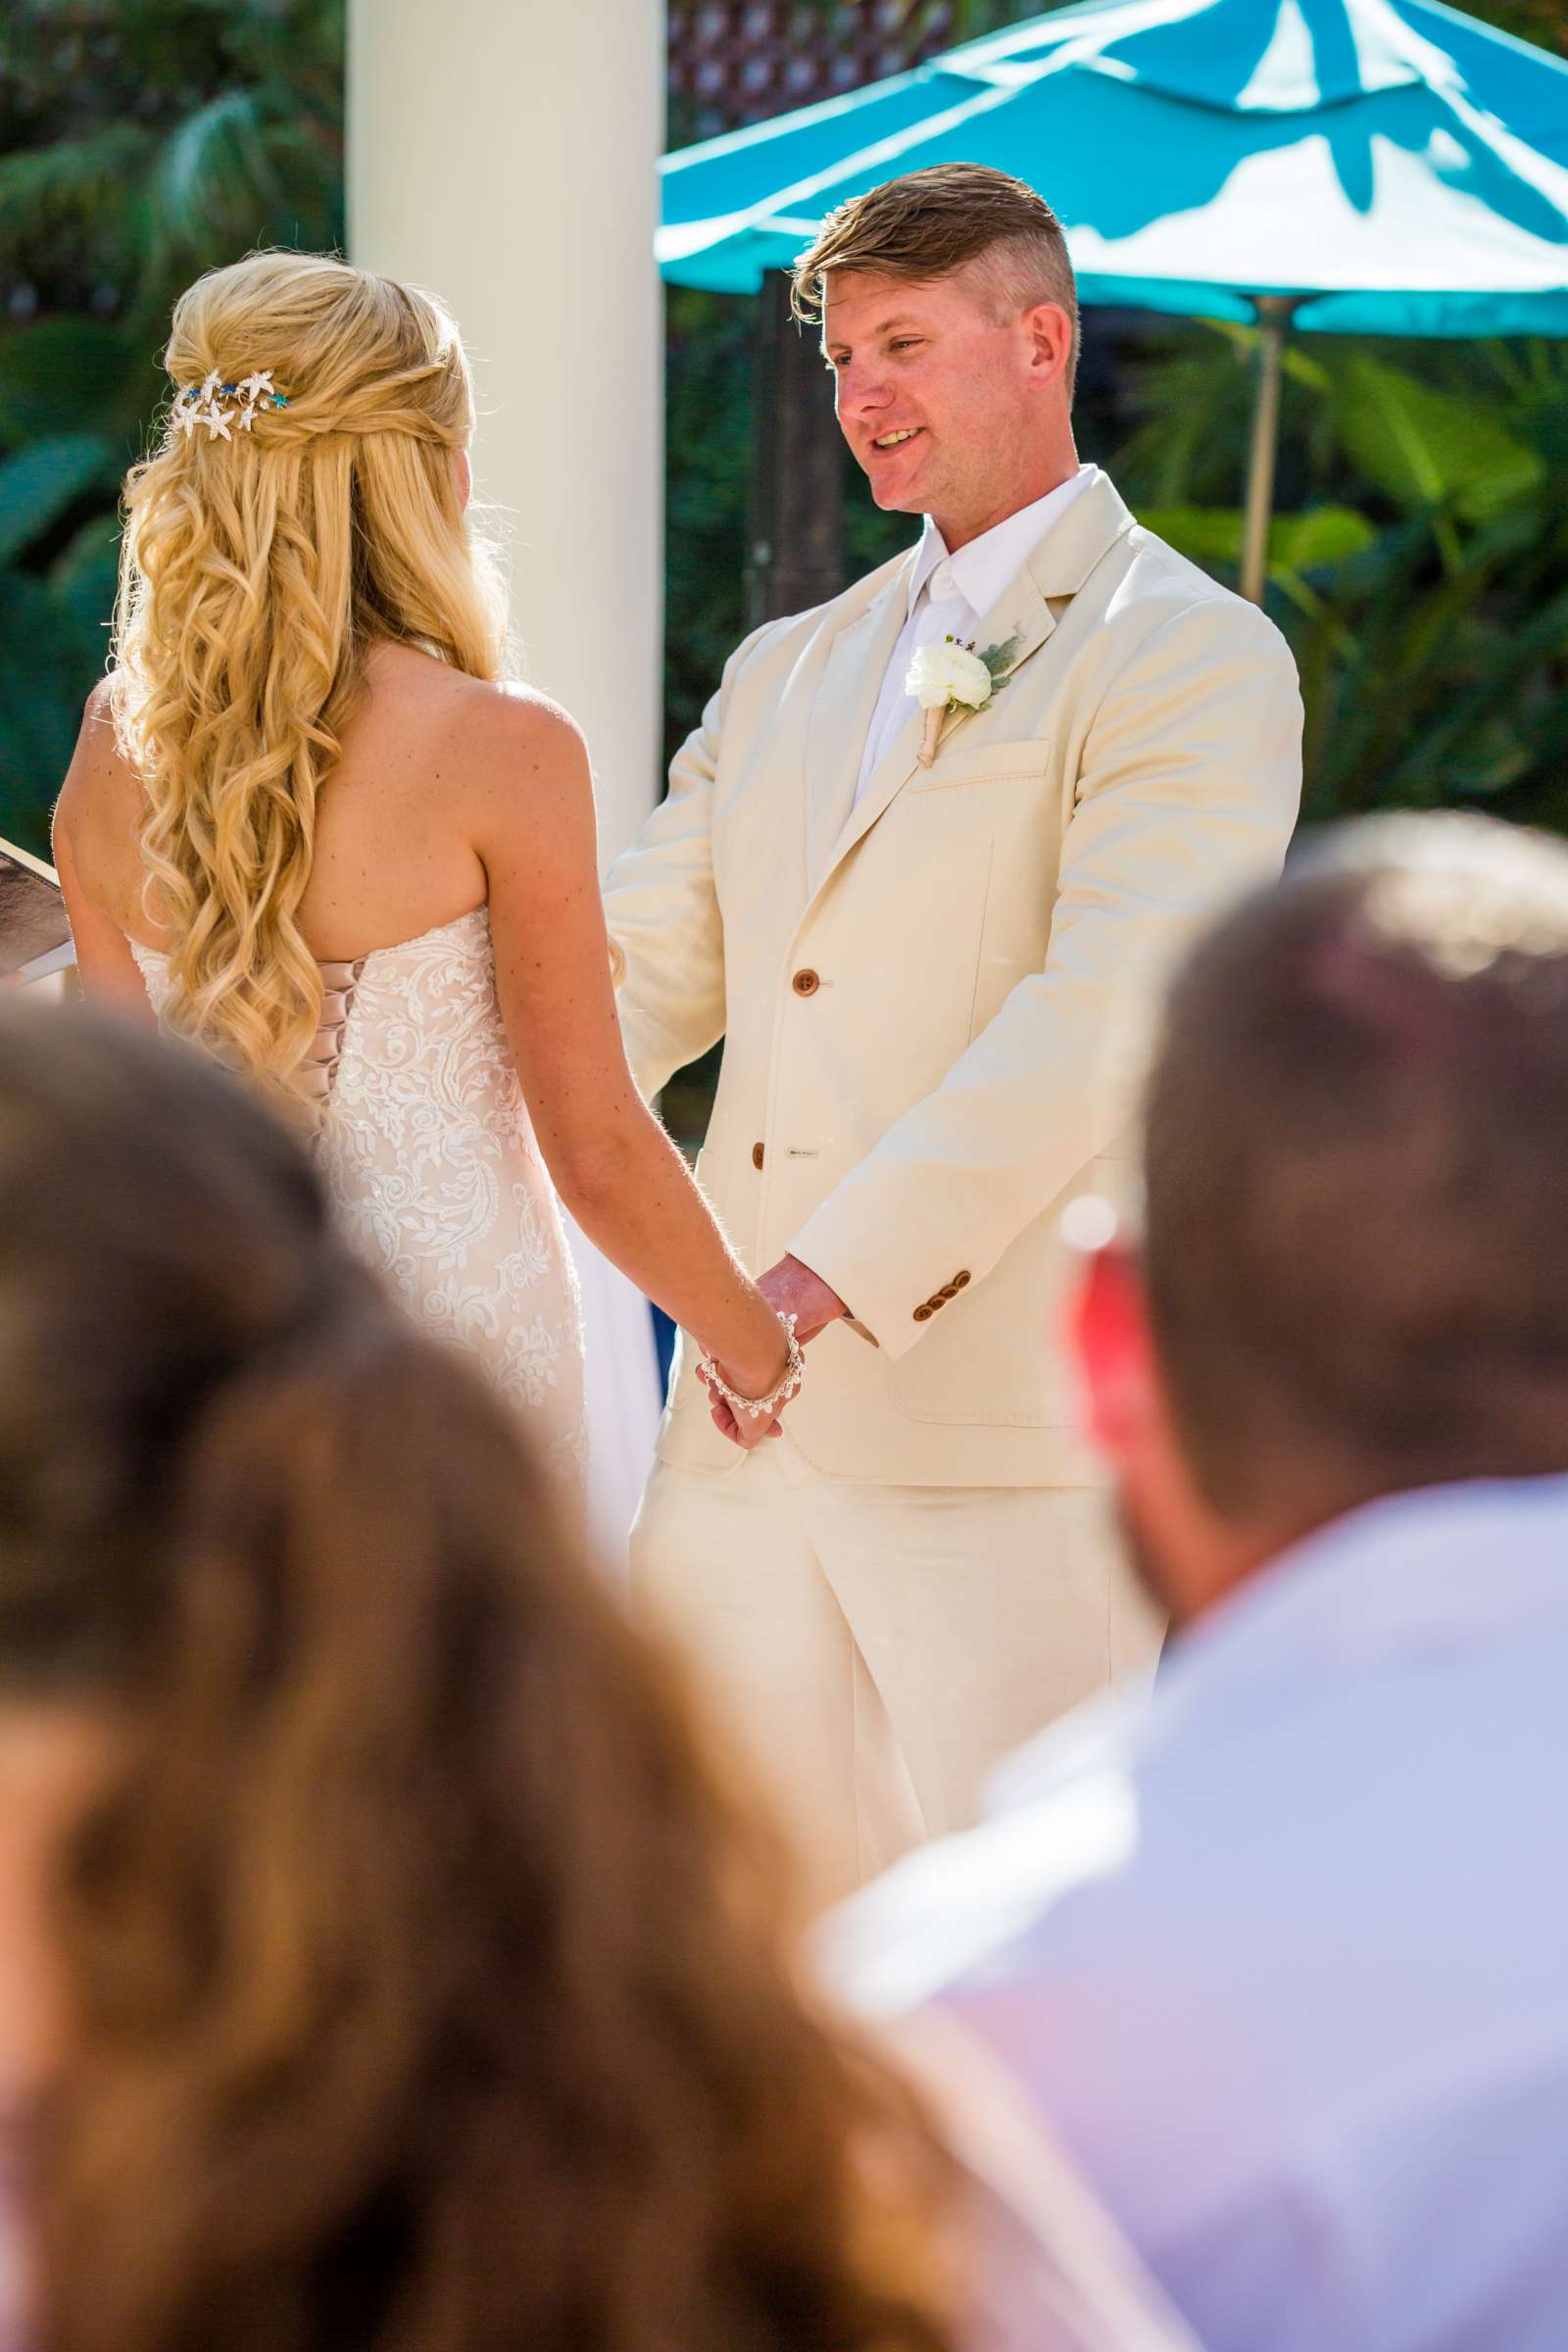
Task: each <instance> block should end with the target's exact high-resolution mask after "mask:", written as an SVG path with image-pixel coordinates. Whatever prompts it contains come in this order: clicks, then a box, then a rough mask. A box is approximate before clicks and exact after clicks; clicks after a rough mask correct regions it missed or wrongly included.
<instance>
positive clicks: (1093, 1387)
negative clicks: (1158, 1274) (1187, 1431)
mask: <svg viewBox="0 0 1568 2352" xmlns="http://www.w3.org/2000/svg"><path fill="white" fill-rule="evenodd" d="M1069 1331H1070V1335H1071V1342H1072V1349H1073V1354H1074V1357H1075V1359H1076V1362H1077V1368H1078V1378H1079V1383H1080V1386H1081V1389H1082V1393H1083V1398H1084V1405H1085V1410H1086V1415H1087V1421H1088V1434H1089V1436H1090V1437H1091V1439H1092V1440H1093V1441H1094V1443H1095V1445H1096V1446H1098V1447H1099V1448H1100V1450H1101V1452H1102V1453H1103V1454H1104V1455H1105V1456H1106V1457H1107V1459H1108V1460H1109V1461H1110V1462H1112V1463H1113V1464H1117V1465H1123V1464H1125V1463H1126V1462H1127V1461H1128V1459H1129V1458H1130V1457H1131V1456H1132V1455H1133V1454H1135V1453H1137V1452H1138V1451H1139V1450H1140V1449H1141V1448H1142V1446H1144V1445H1145V1443H1146V1442H1147V1440H1148V1438H1149V1436H1150V1434H1151V1432H1152V1428H1153V1426H1154V1423H1155V1422H1156V1421H1157V1419H1158V1417H1159V1384H1158V1379H1157V1376H1156V1374H1155V1369H1154V1358H1153V1349H1152V1346H1151V1343H1150V1336H1149V1315H1148V1309H1147V1306H1146V1304H1145V1299H1144V1286H1143V1282H1142V1279H1141V1277H1140V1274H1139V1269H1138V1261H1137V1258H1136V1256H1135V1255H1134V1253H1133V1251H1132V1250H1130V1249H1129V1248H1128V1247H1127V1246H1126V1244H1125V1243H1123V1242H1120V1241H1112V1242H1107V1243H1105V1244H1103V1246H1102V1247H1101V1248H1099V1249H1097V1250H1089V1251H1087V1252H1086V1254H1085V1256H1084V1259H1083V1266H1082V1272H1081V1273H1080V1275H1079V1280H1078V1288H1077V1291H1076V1294H1075V1296H1074V1298H1073V1301H1072V1306H1071V1309H1070V1314H1069Z"/></svg>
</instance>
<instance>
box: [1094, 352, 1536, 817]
mask: <svg viewBox="0 0 1568 2352" xmlns="http://www.w3.org/2000/svg"><path fill="white" fill-rule="evenodd" d="M1252 340H1253V338H1252V337H1251V336H1250V334H1248V333H1245V332H1238V331H1234V330H1227V331H1226V332H1224V333H1221V332H1220V331H1218V330H1212V329H1211V330H1209V331H1208V333H1207V335H1206V336H1205V337H1203V338H1201V339H1200V340H1198V341H1196V342H1195V339H1194V336H1193V334H1192V333H1188V334H1186V335H1184V336H1183V337H1182V338H1181V339H1180V346H1179V347H1178V342H1177V339H1176V338H1175V337H1168V338H1163V339H1162V342H1163V348H1159V347H1156V348H1154V349H1153V350H1152V351H1151V352H1150V354H1149V356H1148V357H1147V358H1146V360H1145V362H1144V366H1143V368H1142V369H1141V371H1140V375H1139V381H1138V387H1137V397H1138V402H1139V405H1140V407H1141V408H1142V410H1143V412H1144V417H1143V421H1142V422H1141V423H1140V424H1139V425H1138V426H1137V427H1136V429H1135V430H1134V431H1133V432H1132V434H1131V435H1130V436H1129V438H1128V439H1127V440H1126V442H1125V443H1124V444H1123V446H1122V448H1121V449H1120V451H1119V453H1118V455H1117V458H1116V461H1115V463H1116V469H1117V472H1118V477H1119V479H1120V480H1121V482H1122V485H1123V488H1124V490H1125V491H1126V492H1127V494H1128V495H1129V496H1130V497H1131V498H1132V500H1133V501H1134V503H1135V504H1136V505H1137V506H1138V509H1139V512H1140V513H1141V514H1142V515H1144V517H1145V518H1146V519H1147V520H1148V521H1149V522H1150V523H1151V524H1152V527H1153V528H1155V529H1157V530H1159V531H1161V532H1162V533H1163V534H1164V535H1165V536H1166V537H1168V538H1169V539H1171V540H1172V541H1173V543H1174V544H1175V545H1177V546H1178V547H1181V548H1182V549H1183V550H1184V552H1186V553H1187V554H1189V555H1191V556H1192V557H1193V558H1194V559H1195V560H1196V561H1197V562H1200V563H1201V564H1205V566H1206V567H1207V568H1209V569H1211V570H1213V571H1215V572H1216V573H1218V574H1219V575H1220V576H1221V577H1224V576H1226V575H1227V574H1230V573H1233V572H1234V568H1235V565H1236V564H1237V561H1238V558H1239V554H1240V542H1241V516H1240V514H1239V513H1238V511H1237V509H1236V506H1235V503H1234V501H1235V497H1236V478H1235V477H1236V472H1237V466H1238V452H1239V449H1240V447H1241V442H1240V439H1239V432H1240V425H1241V416H1240V411H1241V409H1242V408H1244V407H1245V405H1246V403H1247V401H1248V400H1249V399H1250V359H1251V353H1250V348H1249V346H1250V343H1251V342H1252ZM1172 418H1179V420H1180V428H1179V430H1176V431H1172V430H1171V429H1170V425H1169V420H1170V419H1172ZM1282 499H1283V502H1284V504H1285V506H1286V507H1287V508H1288V509H1289V510H1291V511H1289V512H1287V513H1285V514H1283V515H1282V516H1281V517H1280V519H1279V520H1277V521H1276V523H1275V526H1274V530H1273V535H1272V538H1271V543H1270V549H1269V558H1270V591H1271V603H1272V606H1273V609H1274V610H1275V612H1276V614H1277V616H1278V617H1279V619H1280V620H1281V622H1282V624H1283V625H1284V626H1285V628H1286V630H1287V632H1288V633H1289V635H1290V637H1291V639H1292V642H1293V644H1294V646H1295V650H1296V655H1297V660H1298V662H1299V666H1300V670H1301V679H1302V686H1303V691H1304V695H1305V700H1306V707H1307V742H1306V813H1307V814H1308V816H1309V817H1320V818H1321V817H1328V816H1334V815H1341V814H1349V813H1354V812H1357V811H1360V810H1363V809H1370V808H1374V807H1389V806H1396V807H1411V808H1428V807H1434V806H1438V805H1444V804H1452V803H1460V804H1474V805H1479V806H1484V807H1488V808H1491V809H1494V810H1495V812H1497V813H1498V814H1501V815H1506V816H1512V817H1517V818H1520V819H1525V820H1528V821H1530V822H1534V823H1538V824H1545V825H1550V826H1552V827H1554V828H1558V829H1563V830H1568V759H1565V755H1568V347H1564V346H1563V345H1560V344H1549V343H1544V342H1541V343H1506V344H1502V343H1495V344H1492V343H1486V344H1410V343H1400V344H1396V343H1389V344H1367V343H1359V342H1358V343H1341V342H1340V341H1339V340H1338V339H1337V338H1330V337H1327V336H1325V337H1322V338H1320V339H1317V340H1306V339H1303V340H1302V342H1301V343H1300V344H1299V345H1298V346H1296V347H1295V348H1294V349H1293V350H1292V351H1291V352H1290V354H1289V355H1288V362H1287V382H1286V396H1285V416H1284V429H1283V480H1282ZM1222 502H1224V503H1222Z"/></svg>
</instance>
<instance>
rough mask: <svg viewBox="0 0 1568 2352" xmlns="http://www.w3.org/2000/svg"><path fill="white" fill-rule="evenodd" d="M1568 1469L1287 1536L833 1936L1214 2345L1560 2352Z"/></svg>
mask: <svg viewBox="0 0 1568 2352" xmlns="http://www.w3.org/2000/svg"><path fill="white" fill-rule="evenodd" d="M1565 1693H1568V1479H1561V1478H1552V1479H1533V1480H1525V1481H1520V1482H1518V1483H1517V1484H1485V1485H1474V1486H1460V1487H1450V1488H1439V1489H1433V1490H1430V1491H1428V1492H1426V1493H1423V1494H1418V1495H1402V1496H1397V1497H1394V1498H1390V1499H1388V1500H1385V1501H1382V1502H1378V1503H1374V1504H1371V1505H1369V1506H1368V1507H1367V1508H1365V1509H1363V1510H1360V1511H1357V1512H1355V1513H1352V1514H1351V1515H1350V1516H1349V1517H1348V1518H1347V1519H1345V1520H1342V1521H1341V1522H1340V1523H1339V1524H1338V1525H1337V1526H1335V1527H1332V1528H1330V1529H1327V1530H1325V1531H1324V1532H1322V1533H1321V1534H1319V1535H1317V1536H1315V1537H1313V1538H1311V1539H1309V1540H1308V1541H1307V1542H1305V1543H1303V1544H1299V1545H1298V1546H1297V1547H1296V1548H1295V1549H1294V1550H1293V1551H1292V1552H1290V1553H1288V1554H1286V1555H1285V1556H1284V1557H1282V1558H1281V1559H1279V1560H1277V1561H1275V1562H1274V1563H1273V1565H1272V1566H1271V1567H1269V1568H1268V1569H1267V1570H1265V1571H1264V1572H1263V1573H1261V1574H1260V1575H1258V1576H1257V1577H1255V1578H1254V1579H1252V1580H1251V1581H1250V1583H1249V1584H1247V1585H1246V1586H1244V1587H1242V1588H1241V1589H1240V1590H1239V1591H1238V1592H1237V1593H1234V1594H1233V1595H1232V1596H1231V1597H1230V1598H1229V1599H1228V1600H1227V1601H1226V1602H1225V1603H1224V1604H1223V1605H1222V1606H1220V1607H1219V1608H1217V1609H1215V1610H1214V1611H1212V1612H1211V1613H1210V1614H1209V1615H1208V1616H1207V1617H1205V1618H1204V1619H1203V1620H1202V1621H1201V1623H1200V1624H1199V1625H1198V1626H1197V1627H1195V1628H1194V1629H1193V1630H1192V1631H1191V1632H1190V1633H1188V1634H1187V1635H1186V1636H1184V1637H1183V1639H1182V1641H1181V1642H1180V1644H1179V1646H1178V1647H1177V1648H1175V1649H1174V1650H1173V1651H1172V1652H1171V1654H1170V1656H1169V1657H1168V1659H1167V1661H1166V1664H1165V1666H1164V1668H1162V1670H1161V1674H1160V1677H1159V1680H1158V1682H1157V1684H1156V1686H1155V1688H1154V1691H1153V1692H1152V1696H1151V1697H1150V1699H1149V1700H1148V1701H1147V1702H1146V1703H1145V1705H1144V1706H1143V1707H1142V1708H1139V1709H1128V1710H1112V1709H1104V1710H1101V1709H1096V1710H1093V1711H1091V1712H1086V1713H1085V1714H1081V1715H1080V1716H1079V1717H1077V1718H1069V1719H1068V1721H1067V1722H1066V1723H1065V1724H1064V1725H1062V1726H1060V1727H1058V1729H1057V1730H1056V1731H1055V1732H1054V1733H1051V1734H1048V1735H1046V1736H1045V1738H1044V1739H1043V1740H1040V1741H1037V1742H1036V1743H1035V1745H1034V1746H1033V1747H1032V1748H1028V1749H1025V1750H1024V1751H1023V1752H1022V1754H1021V1755H1020V1756H1018V1757H1015V1758H1014V1759H1013V1760H1012V1762H1011V1764H1010V1765H1009V1766H1007V1767H1005V1769H1004V1775H1003V1777H1002V1779H1001V1781H1000V1783H999V1785H998V1790H997V1793H998V1797H999V1800H1000V1801H999V1809H998V1810H997V1811H996V1812H995V1814H994V1815H993V1817H992V1818H991V1819H990V1820H988V1821H987V1822H986V1824H985V1825H984V1826H983V1827H982V1828H980V1829H979V1830H976V1831H974V1832H972V1833H971V1834H970V1835H968V1836H967V1837H964V1838H950V1839H948V1840H947V1841H946V1842H945V1843H943V1844H940V1845H936V1846H932V1847H928V1848H926V1849H925V1850H924V1851H923V1852H921V1853H920V1854H918V1855H916V1856H913V1857H911V1859H910V1860H909V1861H908V1862H907V1863H906V1864H902V1865H901V1866H900V1868H899V1869H898V1870H896V1871H894V1872H893V1873H891V1874H890V1875H889V1877H887V1878H886V1879H884V1880H882V1881H881V1882H880V1883H879V1884H878V1885H877V1886H875V1887H871V1888H870V1889H868V1890H867V1892H866V1893H865V1894H863V1895H861V1896H859V1897H858V1898H857V1899H856V1900H855V1901H854V1902H852V1903H851V1904H850V1905H849V1906H847V1907H846V1909H845V1910H844V1911H842V1912H841V1913H840V1914H839V1915H838V1916H837V1918H836V1920H834V1921H833V1922H831V1923H830V1925H829V1927H828V1929H827V1931H826V1932H825V1933H826V1936H827V1944H826V1950H825V1954H824V1957H825V1960H826V1963H827V1966H828V1968H829V1972H830V1975H831V1976H833V1977H834V1979H835V1980H836V1982H837V1985H838V1987H839V1989H840V1991H841V1992H843V1991H846V1990H847V1991H848V1992H850V1994H851V1995H852V1997H854V1998H856V1999H858V2001H859V2002H860V2003H861V2004H862V2006H865V2007H869V2008H872V2009H877V2010H881V2011H883V2012H897V2011H899V2010H902V2009H905V2008H907V2007H912V2006H916V2005H918V2004H920V2003H923V2002H928V2001H939V2002H942V2003H947V2004H952V2005H953V2007H954V2008H955V2009H956V2012H957V2013H958V2014H959V2016H960V2017H961V2018H962V2019H963V2021H964V2022H965V2023H966V2024H967V2025H968V2027H969V2028H970V2029H971V2030H972V2031H975V2032H978V2033H979V2034H982V2035H983V2036H984V2037H985V2039H986V2040H987V2042H988V2043H989V2044H990V2046H991V2048H992V2050H993V2052H994V2054H996V2055H998V2056H1000V2057H1001V2058H1002V2059H1003V2061H1004V2062H1005V2065H1006V2066H1007V2067H1008V2068H1009V2070H1010V2072H1011V2074H1012V2078H1013V2080H1014V2082H1016V2083H1017V2084H1018V2085H1019V2086H1020V2087H1021V2088H1022V2089H1023V2090H1024V2091H1025V2093H1026V2094H1027V2095H1028V2096H1029V2097H1030V2098H1031V2099H1032V2100H1033V2101H1035V2102H1036V2104H1037V2105H1038V2107H1039V2109H1040V2111H1041V2112H1042V2114H1044V2115H1045V2116H1047V2117H1048V2118H1050V2120H1051V2122H1052V2124H1053V2126H1054V2129H1055V2131H1056V2132H1057V2134H1058V2135H1059V2137H1060V2138H1061V2139H1062V2141H1063V2142H1064V2143H1065V2146H1066V2148H1067V2150H1068V2152H1069V2154H1070V2155H1071V2156H1073V2157H1074V2158H1075V2159H1076V2161H1077V2162H1078V2164H1079V2165H1080V2166H1081V2167H1082V2169H1083V2171H1084V2173H1085V2175H1086V2177H1087V2179H1088V2180H1089V2182H1090V2184H1091V2186H1092V2187H1093V2188H1095V2189H1097V2190H1098V2192H1099V2194H1100V2195H1101V2196H1102V2198H1103V2200H1104V2201H1105V2203H1106V2204H1107V2205H1108V2206H1109V2208H1110V2211H1111V2213H1112V2215H1113V2216H1114V2217H1115V2218H1116V2220H1117V2221H1118V2222H1119V2223H1120V2225H1121V2227H1122V2229H1124V2230H1125V2231H1126V2233H1127V2235H1128V2236H1129V2237H1130V2238H1131V2240H1132V2242H1133V2244H1134V2246H1135V2247H1136V2248H1137V2249H1138V2251H1139V2252H1140V2253H1141V2254H1142V2255H1143V2257H1144V2259H1145V2261H1146V2262H1148V2264H1149V2265H1150V2267H1151V2268H1152V2271H1153V2272H1154V2274H1155V2276H1156V2278H1158V2279H1159V2280H1160V2282H1161V2283H1162V2285H1163V2286H1164V2287H1165V2289H1166V2291H1167V2292H1168V2293H1169V2295H1170V2296H1171V2298H1172V2300H1173V2301H1174V2302H1175V2304H1176V2306H1177V2308H1178V2310H1180V2311H1181V2312H1182V2313H1183V2314H1184V2316H1185V2317H1186V2319H1187V2321H1188V2323H1189V2324H1190V2326H1191V2327H1192V2328H1193V2329H1194V2332H1195V2333H1196V2334H1197V2336H1198V2337H1199V2339H1200V2341H1201V2343H1202V2344H1203V2345H1204V2346H1205V2347H1206V2352H1261V2348H1262V2347H1265V2346H1266V2347H1267V2352H1434V2348H1435V2347H1437V2346H1440V2345H1441V2346H1443V2347H1445V2352H1561V2347H1562V2346H1563V2345H1564V2344H1568V1806H1565V1803H1564V1793H1563V1792H1564V1789H1568V1703H1565Z"/></svg>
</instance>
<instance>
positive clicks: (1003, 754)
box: [905, 735, 1051, 792]
mask: <svg viewBox="0 0 1568 2352" xmlns="http://www.w3.org/2000/svg"><path fill="white" fill-rule="evenodd" d="M1050 765H1051V745H1050V743H1049V742H1048V741H1047V740H1046V738H1045V737H1044V736H1031V737H1029V738H1028V739H1027V740H1026V741H1025V742H1023V743H981V744H966V743H964V741H963V738H962V736H961V735H960V736H959V737H958V739H957V741H956V743H955V745H954V747H953V750H952V751H951V752H942V751H939V752H938V753H937V756H936V759H935V760H933V762H932V764H931V765H930V766H929V767H928V768H923V769H922V770H921V772H920V773H919V775H917V776H916V777H915V778H914V780H913V781H912V783H909V784H907V786H906V787H905V789H906V791H907V792H948V791H952V790H953V789H955V788H956V787H958V786H962V785H968V784H996V783H1001V782H1005V781H1008V780H1010V779H1012V778H1014V777H1020V778H1022V777H1030V776H1033V777H1036V778H1038V779H1040V780H1041V781H1042V782H1043V781H1044V779H1045V776H1046V771H1047V769H1048V768H1049V767H1050Z"/></svg>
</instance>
